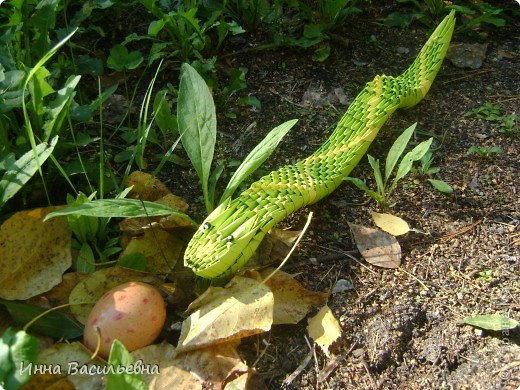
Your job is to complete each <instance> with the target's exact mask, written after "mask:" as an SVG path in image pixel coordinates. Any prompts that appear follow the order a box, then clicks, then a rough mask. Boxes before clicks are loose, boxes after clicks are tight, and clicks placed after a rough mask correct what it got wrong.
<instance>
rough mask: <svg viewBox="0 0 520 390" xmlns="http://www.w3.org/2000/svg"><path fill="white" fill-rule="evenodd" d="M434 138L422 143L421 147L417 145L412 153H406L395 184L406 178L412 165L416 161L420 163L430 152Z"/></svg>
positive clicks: (396, 175) (398, 169)
mask: <svg viewBox="0 0 520 390" xmlns="http://www.w3.org/2000/svg"><path fill="white" fill-rule="evenodd" d="M432 141H433V137H432V138H430V139H428V140H426V141H423V142H421V143H420V144H419V145H417V146H416V147H415V148H413V149H412V150H411V151H410V152H408V153H406V154H405V156H404V157H403V159H402V160H401V163H400V164H399V168H397V173H396V174H395V179H394V183H397V182H398V181H399V180H401V179H402V178H403V177H405V176H406V175H407V174H408V172H410V170H411V169H412V164H413V163H414V161H418V160H420V159H421V157H422V156H424V155H425V154H426V152H428V149H430V146H431V144H432Z"/></svg>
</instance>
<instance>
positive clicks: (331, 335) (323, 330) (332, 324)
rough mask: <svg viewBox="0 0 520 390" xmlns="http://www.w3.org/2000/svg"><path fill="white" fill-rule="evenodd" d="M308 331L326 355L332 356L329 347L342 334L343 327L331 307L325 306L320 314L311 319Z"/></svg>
mask: <svg viewBox="0 0 520 390" xmlns="http://www.w3.org/2000/svg"><path fill="white" fill-rule="evenodd" d="M307 332H308V333H309V336H310V337H312V339H313V340H314V341H315V342H316V344H318V345H319V346H320V348H321V350H322V351H323V352H324V353H325V355H327V356H330V351H329V348H330V346H331V345H332V343H334V342H335V341H336V340H337V339H338V338H339V337H340V336H341V327H340V325H339V323H338V321H337V320H336V318H335V317H334V314H332V311H331V310H330V308H329V307H328V306H323V307H322V308H321V310H320V311H319V312H318V314H316V315H315V316H314V317H312V318H310V319H309V325H308V326H307Z"/></svg>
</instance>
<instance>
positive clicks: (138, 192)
mask: <svg viewBox="0 0 520 390" xmlns="http://www.w3.org/2000/svg"><path fill="white" fill-rule="evenodd" d="M125 185H126V187H131V186H134V187H133V188H132V190H131V191H130V193H129V194H128V196H129V197H130V198H135V199H142V200H149V201H150V202H153V201H154V200H157V199H159V198H162V197H163V196H165V195H167V194H169V193H170V190H169V189H168V188H167V187H166V186H165V185H164V184H163V183H162V182H161V181H160V180H159V179H156V178H154V177H153V176H152V175H150V174H149V173H144V172H140V171H134V172H132V173H131V174H130V175H129V176H128V179H126V183H125Z"/></svg>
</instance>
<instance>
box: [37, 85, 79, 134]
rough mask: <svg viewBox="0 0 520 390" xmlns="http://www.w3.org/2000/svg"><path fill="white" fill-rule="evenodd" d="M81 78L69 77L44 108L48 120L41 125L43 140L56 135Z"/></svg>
mask: <svg viewBox="0 0 520 390" xmlns="http://www.w3.org/2000/svg"><path fill="white" fill-rule="evenodd" d="M80 79H81V76H71V77H70V78H69V80H67V84H66V85H65V86H64V87H63V88H62V89H60V90H58V91H57V96H56V98H55V99H54V100H53V101H51V102H49V104H48V105H47V106H46V107H44V111H45V112H46V114H47V115H48V118H49V119H47V120H46V121H45V123H44V124H43V132H44V140H45V141H47V140H48V139H49V138H50V137H51V136H52V135H57V133H58V131H59V129H60V128H61V125H62V123H63V121H64V120H65V118H66V117H67V115H68V112H69V107H70V105H71V103H72V99H73V98H74V95H75V94H76V93H75V92H74V89H75V88H76V85H78V83H79V80H80Z"/></svg>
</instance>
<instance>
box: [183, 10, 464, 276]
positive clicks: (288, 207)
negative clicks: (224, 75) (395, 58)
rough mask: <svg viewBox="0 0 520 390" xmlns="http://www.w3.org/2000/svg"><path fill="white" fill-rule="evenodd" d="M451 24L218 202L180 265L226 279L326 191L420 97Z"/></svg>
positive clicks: (448, 37)
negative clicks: (300, 147)
mask: <svg viewBox="0 0 520 390" xmlns="http://www.w3.org/2000/svg"><path fill="white" fill-rule="evenodd" d="M454 25H455V13H454V11H452V12H451V13H450V14H449V15H448V16H447V17H446V18H445V19H444V20H443V21H442V22H441V23H440V25H439V26H438V27H437V28H436V30H435V31H434V32H433V34H432V35H431V37H430V38H429V40H428V41H427V42H426V44H425V45H424V47H423V48H422V50H421V52H420V53H419V55H418V56H417V58H416V59H415V61H414V62H413V63H412V64H411V65H410V67H409V68H408V69H407V70H406V71H405V72H404V73H403V74H401V75H400V76H399V77H390V76H384V75H383V76H376V77H375V78H374V80H373V81H371V82H369V83H367V85H366V86H365V88H364V89H363V90H362V91H361V93H360V94H359V95H358V96H357V97H356V99H355V100H354V101H353V102H352V104H351V105H350V106H349V108H348V110H347V112H346V113H345V114H344V116H343V117H342V118H341V120H340V121H339V122H338V124H337V126H336V129H335V130H334V132H333V133H332V134H331V136H330V137H329V139H327V140H326V141H325V143H324V144H323V145H322V146H321V147H320V148H319V149H318V150H316V152H314V153H313V154H312V155H310V156H309V157H307V158H306V159H304V160H302V161H299V162H298V163H296V164H294V165H288V166H284V167H282V168H280V169H278V170H276V171H273V172H271V173H270V174H268V175H266V176H264V177H262V178H261V179H260V180H258V181H257V182H255V183H253V184H252V185H251V187H250V188H249V189H247V190H246V191H244V192H242V194H240V195H239V196H238V197H236V198H235V199H233V200H231V198H228V199H227V200H225V201H224V202H223V203H221V204H220V205H219V206H218V207H217V208H216V209H215V210H214V211H213V212H212V213H211V214H210V215H209V216H208V217H207V218H206V220H205V221H204V222H203V223H202V225H201V226H200V228H199V229H198V230H197V232H196V233H195V234H194V236H193V238H192V239H191V241H190V242H189V243H188V247H187V249H186V252H185V255H184V264H185V265H186V266H188V267H190V268H191V269H192V270H193V272H194V273H195V274H196V275H197V276H200V277H202V278H205V279H217V280H219V279H225V278H227V277H229V276H231V275H232V274H233V273H235V272H237V271H238V270H239V269H240V268H242V267H243V266H244V264H245V263H246V262H247V261H248V260H249V258H250V257H251V256H252V255H253V253H254V252H255V250H256V249H257V247H258V246H259V244H260V242H261V241H262V239H263V238H264V236H265V235H266V233H267V232H268V231H269V229H271V228H272V227H273V226H275V225H276V224H277V223H278V222H280V221H281V220H282V219H283V218H285V217H286V216H287V215H289V214H291V213H292V212H294V211H296V210H298V209H299V208H301V207H303V206H306V205H310V204H313V203H316V202H318V201H319V200H320V199H322V198H324V197H325V196H327V195H329V194H330V193H331V192H332V191H334V190H335V189H336V188H337V187H338V186H339V185H340V184H341V182H342V181H343V179H344V178H345V177H346V176H347V175H348V174H349V173H350V172H351V171H352V169H353V168H354V167H355V166H356V165H357V164H358V162H359V160H360V159H361V158H362V156H363V155H364V154H365V152H366V151H367V149H368V147H369V145H370V144H371V142H372V141H373V140H374V138H375V137H376V135H377V133H378V131H379V129H380V128H381V127H382V126H383V124H384V123H385V122H386V120H387V119H388V118H389V116H390V115H391V114H392V113H393V112H394V111H395V110H396V109H398V108H405V107H412V106H414V105H416V104H417V103H418V102H419V101H421V99H422V98H423V97H424V96H425V95H426V93H427V92H428V90H429V89H430V86H431V84H432V82H433V80H434V78H435V76H436V74H437V72H438V70H439V68H440V66H441V64H442V61H443V59H444V56H445V54H446V51H447V49H448V46H449V42H450V40H451V35H452V33H453V28H454Z"/></svg>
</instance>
